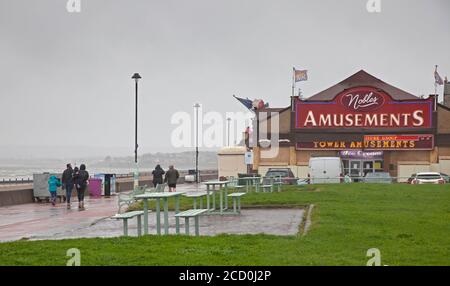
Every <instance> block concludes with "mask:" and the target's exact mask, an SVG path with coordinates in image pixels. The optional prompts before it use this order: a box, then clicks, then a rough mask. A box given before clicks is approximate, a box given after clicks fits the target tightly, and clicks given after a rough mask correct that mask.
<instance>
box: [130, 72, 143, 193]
mask: <svg viewBox="0 0 450 286" xmlns="http://www.w3.org/2000/svg"><path fill="white" fill-rule="evenodd" d="M131 78H132V79H134V81H135V83H136V85H135V91H136V100H135V121H134V164H135V169H134V189H137V188H138V187H139V169H138V154H137V150H138V143H137V139H138V82H139V80H140V79H141V76H140V75H139V74H138V73H135V74H134V75H133V76H132V77H131Z"/></svg>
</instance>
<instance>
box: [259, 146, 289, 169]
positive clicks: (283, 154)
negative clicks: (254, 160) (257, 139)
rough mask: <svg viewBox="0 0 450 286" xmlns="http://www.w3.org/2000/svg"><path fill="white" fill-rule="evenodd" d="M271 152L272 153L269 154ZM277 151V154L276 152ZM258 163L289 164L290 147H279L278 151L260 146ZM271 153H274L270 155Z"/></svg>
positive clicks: (262, 164)
mask: <svg viewBox="0 0 450 286" xmlns="http://www.w3.org/2000/svg"><path fill="white" fill-rule="evenodd" d="M269 152H270V153H272V152H273V154H269ZM276 153H277V154H276ZM259 154H260V157H259V165H261V166H264V165H273V164H275V165H276V164H279V165H289V161H290V160H289V159H290V148H289V147H279V148H278V152H276V151H275V149H273V150H271V149H270V148H260V152H259ZM271 155H274V156H273V157H271Z"/></svg>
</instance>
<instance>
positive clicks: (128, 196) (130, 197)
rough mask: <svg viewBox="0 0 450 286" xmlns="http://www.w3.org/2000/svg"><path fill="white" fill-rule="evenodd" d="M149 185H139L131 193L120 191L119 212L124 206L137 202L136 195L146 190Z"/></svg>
mask: <svg viewBox="0 0 450 286" xmlns="http://www.w3.org/2000/svg"><path fill="white" fill-rule="evenodd" d="M146 187H147V186H139V187H137V188H136V189H134V190H132V191H131V192H130V193H119V198H118V200H117V202H118V204H119V211H118V212H119V213H120V210H121V208H122V207H123V206H127V207H129V206H130V205H132V204H134V203H135V202H136V199H135V197H136V196H137V195H141V194H143V193H144V192H145V188H146Z"/></svg>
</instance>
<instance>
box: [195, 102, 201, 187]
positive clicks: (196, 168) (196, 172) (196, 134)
mask: <svg viewBox="0 0 450 286" xmlns="http://www.w3.org/2000/svg"><path fill="white" fill-rule="evenodd" d="M194 108H195V182H196V183H197V184H198V183H199V182H200V180H199V175H198V109H199V108H200V104H199V103H196V104H194Z"/></svg>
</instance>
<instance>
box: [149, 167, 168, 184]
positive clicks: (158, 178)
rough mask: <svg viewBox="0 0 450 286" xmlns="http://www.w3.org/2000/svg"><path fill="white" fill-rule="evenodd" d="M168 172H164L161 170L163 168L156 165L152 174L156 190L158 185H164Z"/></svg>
mask: <svg viewBox="0 0 450 286" xmlns="http://www.w3.org/2000/svg"><path fill="white" fill-rule="evenodd" d="M165 173H166V172H164V170H163V169H162V168H161V166H160V165H159V164H158V165H156V167H155V169H154V170H153V172H152V175H153V187H155V188H156V186H157V185H158V184H162V183H163V175H164V174H165Z"/></svg>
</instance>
